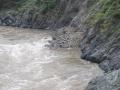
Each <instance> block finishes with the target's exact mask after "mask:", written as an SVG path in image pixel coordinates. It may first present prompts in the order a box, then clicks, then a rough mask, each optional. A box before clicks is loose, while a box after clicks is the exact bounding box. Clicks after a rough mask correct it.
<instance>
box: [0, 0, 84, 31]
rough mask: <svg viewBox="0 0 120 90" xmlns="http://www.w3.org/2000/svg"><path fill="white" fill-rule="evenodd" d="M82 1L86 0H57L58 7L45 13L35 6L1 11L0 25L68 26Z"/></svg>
mask: <svg viewBox="0 0 120 90" xmlns="http://www.w3.org/2000/svg"><path fill="white" fill-rule="evenodd" d="M82 1H84V0H81V1H79V0H56V7H55V8H53V9H52V10H50V11H48V12H47V13H44V14H43V13H39V9H36V8H34V7H35V6H34V7H33V8H32V9H29V10H27V9H25V10H23V11H16V10H13V11H6V12H5V13H2V11H1V13H2V14H0V25H5V26H17V27H24V28H44V29H45V28H60V27H63V26H67V25H69V23H70V22H71V20H72V19H73V18H74V17H75V16H76V15H77V13H78V12H79V6H80V4H81V2H82ZM37 12H38V13H37Z"/></svg>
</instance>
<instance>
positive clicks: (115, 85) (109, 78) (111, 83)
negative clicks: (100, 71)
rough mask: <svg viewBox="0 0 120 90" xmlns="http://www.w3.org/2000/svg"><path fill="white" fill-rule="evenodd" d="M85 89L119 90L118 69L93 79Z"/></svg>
mask: <svg viewBox="0 0 120 90" xmlns="http://www.w3.org/2000/svg"><path fill="white" fill-rule="evenodd" d="M86 90H120V70H117V71H114V72H112V73H109V74H107V75H104V76H100V77H97V78H95V79H93V80H92V81H91V82H90V83H89V85H88V87H87V88H86Z"/></svg>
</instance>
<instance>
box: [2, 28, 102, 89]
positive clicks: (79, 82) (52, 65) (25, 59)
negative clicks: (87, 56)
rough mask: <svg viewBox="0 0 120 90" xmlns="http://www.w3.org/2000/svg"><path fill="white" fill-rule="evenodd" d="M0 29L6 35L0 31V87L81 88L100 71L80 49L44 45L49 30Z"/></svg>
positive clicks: (48, 38) (49, 38)
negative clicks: (88, 60) (52, 47)
mask: <svg viewBox="0 0 120 90" xmlns="http://www.w3.org/2000/svg"><path fill="white" fill-rule="evenodd" d="M3 28H4V30H6V31H3ZM17 29H19V28H17ZM9 30H10V31H9ZM0 32H1V33H4V35H5V37H4V35H2V34H0V37H1V38H0V90H83V89H84V88H85V87H86V85H87V83H88V82H89V81H90V80H91V79H92V78H94V77H96V76H97V75H99V74H102V71H101V70H100V69H99V68H98V66H97V65H95V64H92V63H90V62H86V61H83V60H81V59H80V56H79V54H80V53H79V49H56V50H50V49H48V48H46V47H45V45H46V44H49V43H48V41H49V40H51V37H50V36H49V34H48V32H44V31H35V32H33V31H30V30H26V31H24V30H21V31H19V30H15V29H14V28H5V27H2V28H0ZM8 32H11V33H13V34H14V35H11V33H8ZM11 38H12V39H11ZM19 38H21V39H20V40H19ZM26 38H27V39H26ZM11 40H12V41H11ZM6 42H8V43H6Z"/></svg>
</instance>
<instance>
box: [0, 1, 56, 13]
mask: <svg viewBox="0 0 120 90" xmlns="http://www.w3.org/2000/svg"><path fill="white" fill-rule="evenodd" d="M55 7H56V0H0V9H1V10H5V9H7V10H8V9H10V10H11V9H13V10H15V11H23V10H33V9H37V10H39V12H41V13H43V14H46V13H47V12H48V11H50V10H51V9H54V8H55Z"/></svg>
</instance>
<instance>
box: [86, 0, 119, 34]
mask: <svg viewBox="0 0 120 90" xmlns="http://www.w3.org/2000/svg"><path fill="white" fill-rule="evenodd" d="M118 19H120V0H99V2H97V4H96V5H94V6H93V7H92V8H91V11H90V15H89V19H88V21H87V23H89V25H95V24H96V23H98V22H99V23H100V24H101V25H100V26H101V31H103V32H104V31H107V30H109V28H110V27H111V25H112V24H114V21H115V20H116V22H117V20H118ZM117 24H119V22H118V23H117Z"/></svg>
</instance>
